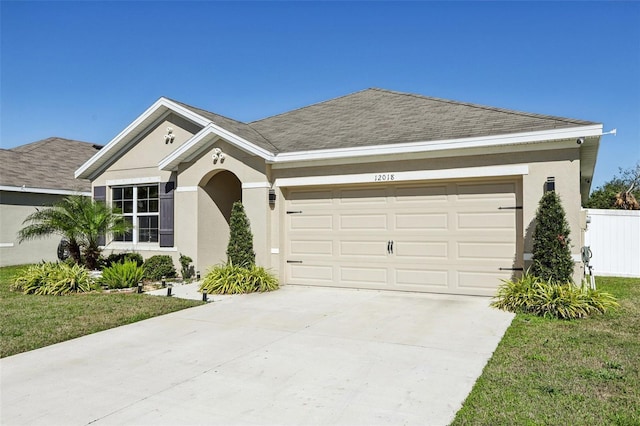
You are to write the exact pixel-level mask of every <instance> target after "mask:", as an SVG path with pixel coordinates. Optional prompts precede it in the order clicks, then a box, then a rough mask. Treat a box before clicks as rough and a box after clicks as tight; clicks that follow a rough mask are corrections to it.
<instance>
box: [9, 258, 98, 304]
mask: <svg viewBox="0 0 640 426" xmlns="http://www.w3.org/2000/svg"><path fill="white" fill-rule="evenodd" d="M94 289H95V283H94V281H93V279H92V278H91V276H90V275H89V271H88V270H87V268H85V267H84V266H81V265H77V264H73V265H68V264H65V263H57V262H43V263H40V264H37V265H31V266H29V267H28V268H26V269H25V270H23V271H22V272H21V273H20V274H19V275H18V276H17V277H16V279H15V281H14V284H13V286H12V290H14V291H21V292H23V293H24V294H37V295H52V296H62V295H66V294H71V293H86V292H89V291H91V290H94Z"/></svg>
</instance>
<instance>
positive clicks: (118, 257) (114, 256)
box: [105, 252, 144, 267]
mask: <svg viewBox="0 0 640 426" xmlns="http://www.w3.org/2000/svg"><path fill="white" fill-rule="evenodd" d="M127 260H132V261H134V262H136V264H137V265H138V266H142V265H143V264H144V259H143V258H142V255H141V254H140V253H135V252H123V253H111V254H110V255H109V256H107V259H106V260H105V265H106V267H109V266H112V265H113V264H114V263H124V262H125V261H127Z"/></svg>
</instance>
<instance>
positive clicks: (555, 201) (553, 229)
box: [531, 191, 573, 284]
mask: <svg viewBox="0 0 640 426" xmlns="http://www.w3.org/2000/svg"><path fill="white" fill-rule="evenodd" d="M570 232H571V230H570V229H569V223H568V222H567V218H566V217H565V212H564V209H563V208H562V204H561V202H560V197H558V195H557V194H556V193H555V192H554V191H549V192H547V193H545V194H544V195H543V196H542V198H541V199H540V203H539V205H538V211H537V212H536V227H535V229H534V231H533V265H532V266H531V274H532V275H534V276H537V277H539V278H542V279H543V280H545V281H551V282H554V283H560V284H562V283H567V282H571V281H572V275H573V259H572V258H571V239H570V238H569V233H570Z"/></svg>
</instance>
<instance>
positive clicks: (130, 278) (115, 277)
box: [100, 260, 144, 288]
mask: <svg viewBox="0 0 640 426" xmlns="http://www.w3.org/2000/svg"><path fill="white" fill-rule="evenodd" d="M143 276H144V268H143V267H142V266H139V265H138V264H137V263H136V262H135V261H134V260H127V261H125V262H124V263H114V264H113V265H111V266H109V267H108V268H104V269H103V270H102V277H101V278H100V283H101V284H104V285H106V286H107V287H109V288H130V287H136V286H137V285H138V283H139V282H140V281H141V280H142V277H143Z"/></svg>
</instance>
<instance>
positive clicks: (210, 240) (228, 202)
mask: <svg viewBox="0 0 640 426" xmlns="http://www.w3.org/2000/svg"><path fill="white" fill-rule="evenodd" d="M236 201H242V184H241V182H240V179H238V177H237V176H236V175H235V174H233V173H232V172H230V171H227V170H222V171H217V172H214V173H212V174H210V175H207V176H205V177H204V178H203V179H202V181H201V182H200V189H199V191H198V263H199V265H200V267H201V268H205V269H206V268H209V267H210V266H212V265H215V264H217V263H222V262H225V261H226V250H227V244H228V242H229V220H230V217H231V208H232V206H233V203H234V202H236Z"/></svg>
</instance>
